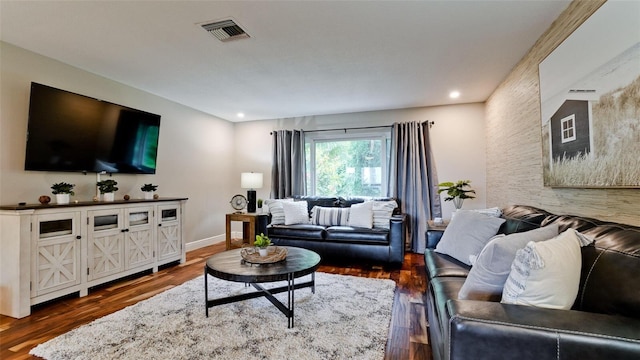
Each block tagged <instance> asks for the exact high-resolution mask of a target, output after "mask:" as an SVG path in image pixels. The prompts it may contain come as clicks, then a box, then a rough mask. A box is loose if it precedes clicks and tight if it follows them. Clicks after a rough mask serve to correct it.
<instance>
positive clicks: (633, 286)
mask: <svg viewBox="0 0 640 360" xmlns="http://www.w3.org/2000/svg"><path fill="white" fill-rule="evenodd" d="M567 220H569V219H567V218H565V217H562V218H561V219H559V220H558V221H560V222H561V223H562V224H563V225H565V224H569V225H575V226H576V227H574V229H577V230H578V231H580V232H582V233H583V234H585V235H587V236H589V237H591V238H593V239H594V240H595V241H594V245H592V246H587V247H584V248H582V272H581V276H580V288H579V291H578V296H577V297H576V301H575V303H574V305H573V308H574V309H576V310H582V311H588V312H596V313H604V314H612V315H621V316H628V317H633V318H640V227H635V226H631V225H624V224H616V223H602V224H600V225H597V226H594V227H590V228H587V226H586V224H588V223H590V221H591V220H593V219H587V220H586V221H584V220H585V219H581V218H574V219H572V220H571V221H567Z"/></svg>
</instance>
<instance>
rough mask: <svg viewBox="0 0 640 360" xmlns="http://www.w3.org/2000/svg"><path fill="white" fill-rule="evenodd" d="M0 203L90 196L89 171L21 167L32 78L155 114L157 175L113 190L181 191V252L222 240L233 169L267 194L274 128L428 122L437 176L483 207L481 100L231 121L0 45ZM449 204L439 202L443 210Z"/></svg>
mask: <svg viewBox="0 0 640 360" xmlns="http://www.w3.org/2000/svg"><path fill="white" fill-rule="evenodd" d="M0 47H1V48H0V70H1V72H0V104H1V106H2V107H1V109H0V204H2V205H10V204H17V203H18V202H23V201H24V202H27V203H37V201H38V200H37V199H38V197H39V196H40V195H50V194H51V189H50V186H51V184H53V183H55V182H60V181H67V182H71V183H74V184H76V195H75V196H74V197H72V200H81V201H88V200H90V199H91V198H92V197H93V196H94V194H95V188H94V184H95V175H82V174H79V173H59V172H39V171H24V170H23V169H24V154H25V145H26V141H25V139H26V129H27V116H28V107H29V88H30V84H31V82H32V81H34V82H39V83H42V84H46V85H50V86H53V87H57V88H61V89H64V90H69V91H72V92H76V93H80V94H83V95H88V96H91V97H95V98H100V99H103V100H107V101H111V102H114V103H118V104H122V105H126V106H130V107H133V108H137V109H141V110H145V111H149V112H152V113H156V114H160V115H161V116H162V120H161V126H160V142H159V149H158V170H157V173H156V174H155V175H125V174H121V175H114V179H115V180H117V181H118V187H119V188H120V190H119V191H118V193H117V196H118V197H122V196H123V195H124V194H129V195H131V196H132V197H134V198H135V197H140V196H141V193H140V190H139V188H140V186H141V185H142V184H144V183H154V184H158V185H159V189H158V193H159V194H160V195H161V196H165V197H188V198H189V201H188V202H187V214H186V223H185V225H186V228H185V230H186V242H187V243H191V244H190V245H188V247H187V249H191V248H195V247H198V246H200V245H203V244H208V243H211V242H212V241H219V240H223V239H224V232H225V224H224V218H225V216H224V215H225V214H226V213H228V212H230V211H231V210H232V209H231V207H230V205H229V200H230V199H231V196H233V195H234V194H245V193H246V190H244V189H241V188H240V173H242V172H246V171H255V172H262V173H263V174H264V179H265V184H264V186H263V188H262V189H258V198H262V199H266V198H268V197H269V189H270V187H271V181H270V176H271V136H270V134H269V133H270V132H271V131H272V130H280V129H305V130H314V129H328V128H343V127H358V126H375V125H390V124H392V123H393V122H406V121H425V120H430V121H435V122H436V124H435V126H434V127H433V128H432V129H431V140H432V146H433V151H434V155H435V162H436V167H437V171H438V176H439V179H440V181H445V180H458V179H463V178H464V179H467V178H468V179H471V180H472V184H473V186H474V188H475V189H476V191H477V192H478V198H477V199H476V200H473V201H467V202H466V203H465V206H464V207H465V208H482V207H484V206H485V192H486V191H485V160H484V153H485V138H484V133H485V131H484V126H485V122H484V105H483V104H466V105H455V106H439V107H431V108H413V109H403V110H389V111H374V112H363V113H352V114H338V115H325V116H311V117H302V118H292V119H275V120H267V121H254V122H243V123H236V124H234V123H230V122H228V121H225V120H221V119H219V118H216V117H213V116H210V115H207V114H204V113H202V112H199V111H196V110H193V109H191V108H188V107H185V106H182V105H179V104H177V103H174V102H172V101H169V100H166V99H164V98H160V97H158V96H154V95H152V94H149V93H146V92H144V91H140V90H137V89H134V88H132V87H129V86H126V85H124V84H121V83H117V82H114V81H112V80H109V79H106V78H103V77H100V76H97V75H95V74H91V73H89V72H86V71H83V70H81V69H78V68H74V67H72V66H69V65H66V64H63V63H60V62H58V61H55V60H52V59H50V58H47V57H43V56H40V55H38V54H35V53H32V52H29V51H26V50H24V49H21V48H17V47H15V46H13V45H10V44H6V43H2V42H0ZM452 209H453V206H452V204H451V203H450V202H447V203H444V208H443V210H444V217H445V218H448V217H450V212H451V210H452Z"/></svg>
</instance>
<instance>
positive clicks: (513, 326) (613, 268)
mask: <svg viewBox="0 0 640 360" xmlns="http://www.w3.org/2000/svg"><path fill="white" fill-rule="evenodd" d="M502 216H503V217H504V218H505V219H506V222H505V223H504V224H503V225H502V227H501V228H500V232H501V233H506V234H510V233H514V232H521V231H527V230H531V229H535V228H538V227H541V226H546V225H549V224H558V226H559V229H560V230H562V231H564V230H565V229H567V228H573V229H575V230H577V231H580V232H581V233H583V234H585V235H587V236H590V237H591V238H593V239H595V242H594V243H593V244H592V245H590V246H585V247H583V248H582V249H581V253H582V271H581V278H580V285H579V290H578V296H577V297H576V299H575V303H574V305H573V307H572V308H571V309H570V310H556V309H547V308H539V307H533V306H524V305H511V304H503V303H501V302H499V301H480V300H460V299H459V298H458V293H459V291H460V289H461V287H462V286H463V284H464V282H465V279H466V277H467V275H468V274H469V271H470V267H469V266H467V265H465V264H463V263H461V262H460V261H458V260H456V259H454V258H452V257H450V256H447V255H443V254H440V253H438V252H436V251H435V250H434V249H427V250H426V252H425V266H426V271H427V277H428V279H429V285H428V290H427V293H426V298H427V317H428V322H429V338H430V341H429V343H430V344H431V348H432V353H433V358H434V359H436V360H440V359H456V360H458V359H474V360H476V359H517V360H529V359H531V360H540V359H580V360H586V359H640V276H638V274H640V227H635V226H630V225H624V224H618V223H612V222H604V221H600V220H596V219H590V218H584V217H579V216H571V215H555V214H552V213H549V212H546V211H544V210H541V209H537V208H534V207H529V206H512V207H509V208H507V209H504V211H503V215H502ZM431 235H432V236H439V235H440V234H436V233H434V234H431Z"/></svg>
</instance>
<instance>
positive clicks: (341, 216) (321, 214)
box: [311, 206, 349, 226]
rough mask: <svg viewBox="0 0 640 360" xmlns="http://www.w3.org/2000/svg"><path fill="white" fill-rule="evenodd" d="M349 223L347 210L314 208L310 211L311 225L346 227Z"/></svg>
mask: <svg viewBox="0 0 640 360" xmlns="http://www.w3.org/2000/svg"><path fill="white" fill-rule="evenodd" d="M348 222H349V208H337V207H323V206H314V207H313V209H311V223H312V224H314V225H324V226H334V225H337V226H346V225H348Z"/></svg>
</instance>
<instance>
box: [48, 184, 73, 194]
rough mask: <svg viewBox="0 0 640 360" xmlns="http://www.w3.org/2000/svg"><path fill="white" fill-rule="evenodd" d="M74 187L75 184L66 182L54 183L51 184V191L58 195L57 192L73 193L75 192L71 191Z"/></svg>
mask: <svg viewBox="0 0 640 360" xmlns="http://www.w3.org/2000/svg"><path fill="white" fill-rule="evenodd" d="M74 187H75V184H69V183H66V182H61V183H55V184H53V185H51V190H52V191H51V193H52V194H53V195H58V194H69V195H75V193H74V192H73V188H74Z"/></svg>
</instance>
